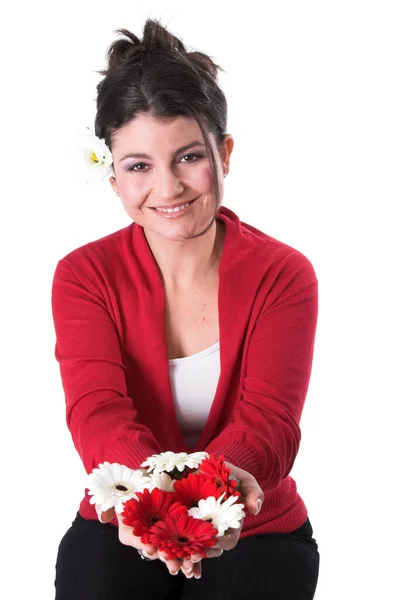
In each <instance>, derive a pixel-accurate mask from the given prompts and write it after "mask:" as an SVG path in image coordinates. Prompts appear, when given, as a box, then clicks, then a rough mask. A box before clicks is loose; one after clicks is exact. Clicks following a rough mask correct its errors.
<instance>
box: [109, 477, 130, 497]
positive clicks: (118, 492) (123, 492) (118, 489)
mask: <svg viewBox="0 0 399 600" xmlns="http://www.w3.org/2000/svg"><path fill="white" fill-rule="evenodd" d="M112 489H113V492H114V494H115V496H118V497H119V498H124V497H125V496H128V495H129V494H130V493H131V488H129V487H128V486H127V485H126V484H125V483H123V482H122V481H120V482H119V483H114V484H113V486H112Z"/></svg>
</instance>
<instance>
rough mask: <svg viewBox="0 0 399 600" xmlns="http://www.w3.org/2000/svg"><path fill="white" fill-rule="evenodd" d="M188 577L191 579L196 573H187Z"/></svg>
mask: <svg viewBox="0 0 399 600" xmlns="http://www.w3.org/2000/svg"><path fill="white" fill-rule="evenodd" d="M186 577H187V579H191V578H192V577H194V573H191V575H186Z"/></svg>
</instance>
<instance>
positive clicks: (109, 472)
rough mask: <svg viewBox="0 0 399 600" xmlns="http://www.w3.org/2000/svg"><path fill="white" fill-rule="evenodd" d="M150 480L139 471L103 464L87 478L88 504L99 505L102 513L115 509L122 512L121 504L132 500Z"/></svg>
mask: <svg viewBox="0 0 399 600" xmlns="http://www.w3.org/2000/svg"><path fill="white" fill-rule="evenodd" d="M149 480H150V478H149V477H147V476H146V475H144V473H143V472H142V471H141V470H140V469H136V470H133V469H129V468H128V467H125V466H124V465H119V464H118V463H112V464H110V463H109V462H104V463H101V464H100V465H99V466H98V468H96V469H93V471H92V472H91V473H90V474H89V475H88V477H87V487H88V488H89V491H88V493H89V495H90V496H92V497H91V498H90V504H99V505H100V506H101V510H102V511H106V510H108V509H109V508H112V507H115V510H116V511H117V512H119V513H120V512H122V511H123V502H126V501H127V500H130V498H133V496H134V494H135V493H136V492H142V491H143V489H144V488H145V487H146V485H147V484H148V482H149Z"/></svg>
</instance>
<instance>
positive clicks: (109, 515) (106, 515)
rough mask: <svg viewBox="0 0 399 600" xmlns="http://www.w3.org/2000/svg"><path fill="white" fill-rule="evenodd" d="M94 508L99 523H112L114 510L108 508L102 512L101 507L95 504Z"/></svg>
mask: <svg viewBox="0 0 399 600" xmlns="http://www.w3.org/2000/svg"><path fill="white" fill-rule="evenodd" d="M95 508H96V512H97V516H98V520H99V521H100V523H109V521H112V519H113V518H114V516H115V509H114V508H109V509H108V510H106V511H102V510H101V506H100V505H99V504H96V507H95Z"/></svg>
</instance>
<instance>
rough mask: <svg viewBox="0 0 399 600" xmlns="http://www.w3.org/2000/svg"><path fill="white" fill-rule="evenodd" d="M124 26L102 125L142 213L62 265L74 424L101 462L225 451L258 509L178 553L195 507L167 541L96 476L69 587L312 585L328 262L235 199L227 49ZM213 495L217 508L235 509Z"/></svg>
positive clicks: (60, 319) (81, 448) (79, 595)
mask: <svg viewBox="0 0 399 600" xmlns="http://www.w3.org/2000/svg"><path fill="white" fill-rule="evenodd" d="M118 32H119V33H121V34H123V35H124V39H119V40H117V41H115V42H114V43H113V44H112V45H111V46H110V48H109V50H108V65H107V68H106V70H104V71H101V74H102V75H105V78H104V79H103V80H102V81H101V82H100V83H99V84H98V88H97V90H98V97H97V114H96V119H95V133H96V136H97V139H98V140H104V144H105V145H106V148H108V152H111V153H112V173H111V175H110V185H111V188H112V190H113V191H114V192H115V193H116V194H117V195H118V196H119V197H120V198H121V201H122V203H123V206H124V208H125V210H126V212H127V213H128V215H129V216H130V218H131V219H132V223H131V224H130V225H129V226H127V227H125V228H123V229H121V230H120V231H117V232H114V233H113V234H111V235H107V236H105V237H104V238H101V239H99V240H94V241H93V242H90V243H88V244H86V245H85V246H82V247H79V248H76V249H75V250H73V251H72V252H70V253H69V254H68V255H66V256H64V257H63V258H62V259H61V260H60V261H59V262H58V265H57V268H56V272H55V274H54V279H53V287H52V308H53V317H54V324H55V330H56V351H55V355H56V358H57V360H58V361H59V364H60V370H61V376H62V383H63V387H64V390H65V399H66V416H67V423H68V427H69V429H70V431H71V434H72V438H73V441H74V444H75V447H76V449H77V450H78V452H79V455H80V457H81V459H82V462H83V464H84V467H85V469H86V471H87V472H88V473H90V472H91V471H93V469H95V468H97V467H98V465H100V464H104V463H106V462H107V463H109V464H110V465H112V464H113V465H115V464H119V465H122V466H125V467H128V468H129V469H133V470H139V469H140V468H142V467H143V464H145V461H146V460H147V459H148V457H151V456H153V455H160V454H161V453H165V452H166V453H168V452H171V453H177V454H178V455H180V454H181V453H183V454H186V453H187V452H188V453H190V455H191V457H192V454H193V453H197V452H207V453H209V454H210V455H214V456H215V461H214V463H212V465H211V467H209V465H208V471H207V473H206V474H202V476H201V478H202V479H203V478H205V479H207V477H208V478H209V481H208V480H207V482H206V483H207V484H208V483H209V485H211V486H212V487H213V488H214V487H215V486H214V483H215V481H216V480H218V478H219V479H221V480H223V481H224V479H223V478H225V477H226V473H227V470H226V469H228V471H229V473H230V475H231V476H232V477H233V478H236V479H239V480H240V482H241V483H240V490H239V491H240V495H241V499H240V502H242V503H243V505H244V507H245V511H246V512H245V517H242V515H241V514H240V515H239V517H237V519H236V522H235V523H234V525H237V527H234V526H232V525H231V524H229V523H230V521H229V520H228V521H226V523H225V525H226V527H223V532H222V533H221V536H220V537H219V538H218V542H217V546H212V547H211V548H208V551H207V553H206V557H204V555H203V554H200V555H198V554H195V553H193V551H192V549H193V548H194V546H190V550H189V551H187V553H185V554H184V558H179V557H178V555H176V556H175V557H171V556H170V555H169V554H168V553H166V552H164V551H163V549H164V547H165V546H164V545H162V544H166V543H167V542H168V540H169V538H170V539H172V537H173V536H177V537H178V538H179V543H180V542H182V541H184V542H186V541H187V540H188V538H187V540H186V537H187V536H186V534H187V532H188V531H189V530H190V527H191V524H192V522H191V521H190V520H189V519H188V517H189V516H190V515H185V514H184V515H179V518H178V519H177V517H176V515H174V517H176V518H175V520H174V521H173V523H171V522H169V521H168V531H167V535H166V534H165V535H166V537H165V536H163V534H164V533H165V532H163V533H162V531H161V529H162V527H161V524H159V528H160V529H159V531H158V534H159V540H160V542H159V544H158V543H155V542H152V543H154V545H153V546H150V545H149V544H144V542H143V541H142V540H141V538H139V536H136V535H134V534H133V533H134V529H133V528H132V526H131V523H126V522H125V520H126V519H123V518H122V517H121V516H120V515H119V514H117V515H115V511H114V509H113V508H112V507H111V508H105V509H104V510H103V509H102V508H101V506H100V505H97V504H96V505H95V506H93V503H92V502H91V501H90V495H89V494H88V491H87V490H86V492H85V494H84V497H83V498H82V501H81V503H80V507H79V513H78V514H77V515H76V518H75V520H74V521H73V523H72V526H71V527H70V528H69V530H68V531H67V532H66V534H65V535H64V537H63V538H62V540H61V543H60V547H59V551H58V557H57V564H56V580H55V587H56V600H71V599H73V600H83V599H84V600H88V599H90V598H93V600H94V599H95V600H122V598H123V599H124V600H125V599H126V598H137V599H141V598H146V600H152V599H153V600H167V598H173V599H176V600H196V599H201V600H203V599H204V598H209V599H216V598H229V600H239V599H242V598H248V597H253V598H265V597H267V598H268V600H277V599H280V598H289V599H290V600H311V599H312V598H313V595H314V592H315V589H316V583H317V578H318V568H319V554H318V549H317V544H316V541H315V540H314V538H313V530H312V526H311V524H310V521H309V518H308V515H307V509H306V506H305V503H304V501H303V500H302V497H301V496H300V495H299V494H298V492H297V488H296V483H295V481H294V480H293V479H292V477H291V476H290V471H291V468H292V466H293V464H294V461H295V458H296V455H297V452H298V448H299V442H300V439H301V434H300V428H299V421H300V417H301V413H302V409H303V405H304V401H305V397H306V392H307V388H308V384H309V378H310V370H311V364H312V356H313V344H314V338H315V329H316V321H317V306H318V304H317V290H318V286H317V284H318V282H317V277H316V274H315V272H314V269H313V266H312V264H311V263H310V261H309V260H308V259H307V258H306V257H305V256H304V255H303V254H302V253H300V252H299V251H297V250H295V249H294V248H291V247H290V246H288V245H287V244H285V243H283V242H280V241H278V240H276V239H274V238H272V237H270V236H268V235H267V234H265V233H263V232H262V231H260V230H258V229H256V228H255V227H253V226H251V225H248V224H246V223H244V222H242V221H240V219H239V217H238V216H237V215H236V214H235V213H233V211H231V210H230V209H228V208H227V207H223V206H222V200H223V196H224V179H223V177H224V176H225V175H226V174H227V173H228V171H229V168H230V155H231V152H232V150H233V137H232V136H231V135H230V134H229V133H227V132H226V122H227V105H226V99H225V96H224V94H223V92H222V90H221V89H220V87H219V85H218V83H217V70H218V68H219V67H218V66H217V65H216V64H215V63H214V62H213V60H212V59H211V58H210V57H208V56H206V55H205V54H203V53H201V52H187V51H186V49H185V47H184V45H183V43H182V42H181V41H180V40H179V39H178V38H177V37H175V36H174V35H172V34H171V33H170V32H168V31H167V30H166V29H165V28H164V27H163V26H162V25H160V23H158V22H157V21H155V20H151V19H149V20H147V22H146V23H145V27H144V32H143V37H142V40H140V39H139V38H138V37H137V36H136V35H135V34H133V33H131V32H129V31H128V30H126V29H120V30H118ZM103 151H104V153H105V148H102V147H99V150H98V152H99V153H101V152H103ZM95 156H97V155H96V154H95ZM107 156H108V155H107ZM108 158H109V156H108ZM90 159H91V155H90ZM99 164H100V161H99ZM106 166H107V168H108V166H109V165H108V164H107V165H106ZM219 461H222V462H225V465H226V469H225V468H224V467H223V468H222V469H221V470H218V468H217V465H218V464H219ZM199 479H200V477H198V478H197V479H196V480H199ZM225 483H226V482H225ZM119 484H120V481H119V479H118V485H119ZM226 485H227V483H226ZM118 491H119V492H121V491H122V492H123V491H124V490H121V489H119V490H118ZM168 493H170V494H176V488H174V490H173V492H172V491H171V490H169V491H168ZM206 499H207V500H208V504H206V506H205V507H203V508H204V510H203V511H202V512H201V511H200V513H198V515H199V516H198V517H197V518H198V519H202V520H204V521H206V520H207V519H209V511H213V510H216V508H215V504H212V501H211V500H209V497H208V496H207V498H206ZM224 501H225V500H224ZM180 508H181V507H180ZM180 508H179V510H180ZM217 508H218V509H219V508H220V506H218V507H217ZM225 508H229V506H228V505H226V506H225ZM241 508H242V507H241ZM242 510H244V509H243V508H242ZM172 516H173V515H172ZM169 517H170V514H168V515H167V517H165V520H166V519H167V518H169ZM190 519H193V517H191V516H190ZM183 522H184V523H183ZM195 527H196V528H197V527H198V530H201V531H202V530H206V529H209V523H207V524H206V527H204V523H199V524H198V523H196V524H195ZM208 533H209V532H208ZM198 535H199V533H198ZM162 536H163V537H162ZM194 537H195V536H194ZM161 538H162V540H161ZM208 541H209V540H208ZM161 542H162V544H161ZM175 542H176V540H175ZM137 550H139V551H140V553H138V552H137ZM231 550H234V551H233V552H231ZM144 552H145V553H146V554H144ZM146 555H147V556H146ZM143 556H146V557H147V558H149V560H142V558H143ZM180 556H183V555H180ZM201 559H203V560H201ZM170 574H173V575H177V574H179V576H178V577H176V578H174V577H170ZM187 579H188V580H189V579H191V581H187ZM197 580H198V581H197Z"/></svg>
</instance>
